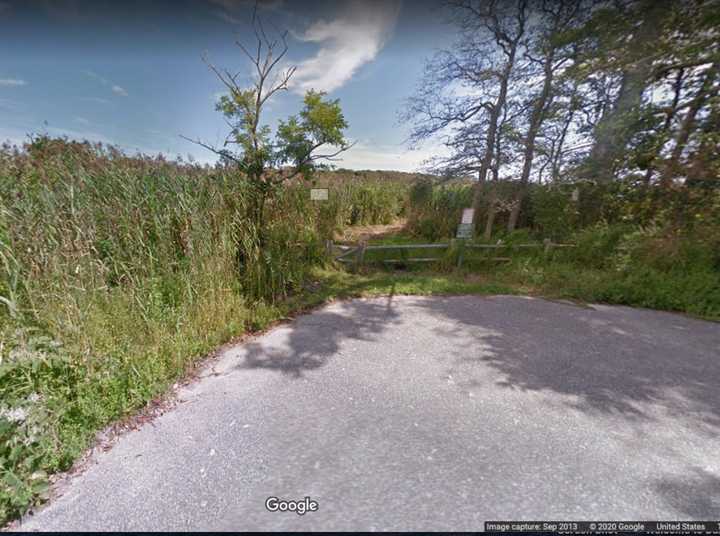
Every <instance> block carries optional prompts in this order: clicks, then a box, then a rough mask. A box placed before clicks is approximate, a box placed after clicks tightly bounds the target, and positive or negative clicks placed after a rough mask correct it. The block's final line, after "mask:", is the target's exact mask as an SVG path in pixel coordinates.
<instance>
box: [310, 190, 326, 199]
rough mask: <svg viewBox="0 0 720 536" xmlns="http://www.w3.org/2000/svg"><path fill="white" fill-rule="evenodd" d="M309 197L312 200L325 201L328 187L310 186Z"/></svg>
mask: <svg viewBox="0 0 720 536" xmlns="http://www.w3.org/2000/svg"><path fill="white" fill-rule="evenodd" d="M310 199H311V200H312V201H327V200H328V189H327V188H310Z"/></svg>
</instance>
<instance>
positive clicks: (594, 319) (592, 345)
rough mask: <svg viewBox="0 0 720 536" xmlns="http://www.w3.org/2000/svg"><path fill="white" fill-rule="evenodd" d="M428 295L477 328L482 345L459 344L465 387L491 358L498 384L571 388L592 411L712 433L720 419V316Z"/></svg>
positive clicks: (466, 328)
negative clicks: (661, 419)
mask: <svg viewBox="0 0 720 536" xmlns="http://www.w3.org/2000/svg"><path fill="white" fill-rule="evenodd" d="M418 304H420V305H421V306H422V307H425V308H427V309H428V310H430V311H431V312H432V314H434V315H436V316H438V317H441V318H445V319H451V320H452V322H453V324H455V325H456V326H457V327H456V328H455V329H456V330H458V331H463V332H465V333H468V332H470V333H472V332H476V333H477V337H476V338H477V346H476V347H475V348H467V349H463V350H462V351H459V352H457V351H456V352H455V356H454V360H453V363H452V366H451V368H450V369H449V370H448V374H453V375H455V377H456V382H457V383H459V384H461V385H463V386H466V387H470V388H471V387H479V386H481V385H483V382H486V381H487V380H486V377H487V369H486V368H485V366H489V367H491V369H493V370H495V371H496V372H499V373H500V375H499V377H498V376H496V380H495V381H494V384H495V385H499V386H502V387H504V388H507V389H520V390H525V391H538V392H541V391H544V392H549V393H556V394H560V395H565V397H566V398H565V402H566V403H567V404H569V405H571V406H572V407H574V408H576V409H579V410H582V411H585V412H599V413H603V414H618V415H621V416H622V417H623V418H625V419H631V420H642V419H652V418H653V415H655V414H657V412H658V411H659V412H663V413H664V414H666V415H670V416H672V417H682V418H685V419H686V420H687V421H688V422H690V423H693V424H694V425H696V426H700V425H702V426H704V427H705V428H706V431H707V432H711V431H712V432H714V433H716V432H717V428H718V427H720V394H718V393H719V392H718V389H717V386H718V385H720V325H718V324H716V323H711V322H703V321H700V320H695V319H692V318H688V317H684V316H681V315H673V314H669V313H662V312H657V311H649V310H634V309H630V308H624V307H606V306H600V307H598V308H597V309H596V310H592V309H587V308H582V307H577V306H573V305H569V304H564V303H554V302H549V301H546V300H539V299H529V298H522V297H511V296H498V297H484V298H481V297H471V296H466V297H456V298H448V299H432V300H424V301H418ZM443 335H444V336H447V335H448V334H447V332H446V330H445V331H444V332H443ZM478 350H480V351H478ZM478 365H483V366H478Z"/></svg>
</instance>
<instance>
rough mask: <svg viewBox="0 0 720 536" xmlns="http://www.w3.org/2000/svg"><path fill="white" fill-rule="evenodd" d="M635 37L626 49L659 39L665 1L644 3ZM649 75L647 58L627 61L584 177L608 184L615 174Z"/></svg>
mask: <svg viewBox="0 0 720 536" xmlns="http://www.w3.org/2000/svg"><path fill="white" fill-rule="evenodd" d="M647 4H648V5H647V9H646V11H645V17H644V18H643V21H642V23H641V24H640V27H639V28H638V31H637V34H636V36H635V38H634V39H633V40H632V42H631V43H629V44H628V47H630V48H631V49H634V50H636V51H637V50H645V51H647V50H648V49H649V47H651V46H652V44H653V43H654V42H655V41H656V40H657V39H658V38H659V37H660V34H661V32H662V24H660V21H661V20H662V19H663V17H664V16H667V4H666V3H665V2H657V1H652V2H648V3H647ZM651 74H652V62H651V61H650V57H649V56H648V57H639V58H638V59H637V60H636V61H630V62H628V64H627V66H626V67H625V69H624V70H623V72H622V82H621V84H620V91H619V93H618V96H617V98H616V100H615V103H614V104H613V106H612V107H609V108H607V109H606V111H605V112H604V113H603V115H602V117H601V118H600V121H599V122H598V124H597V126H596V128H595V144H594V145H593V148H592V150H591V151H590V156H589V158H588V162H587V167H586V172H585V175H586V176H587V178H590V179H594V180H596V181H598V182H610V181H612V180H613V179H614V177H615V174H616V172H617V170H616V166H617V164H618V161H619V159H620V157H621V156H622V153H623V150H624V149H625V146H626V145H627V141H628V139H629V136H630V132H631V129H630V128H628V127H629V126H630V123H632V122H633V114H634V113H635V112H636V111H637V110H638V109H639V108H640V105H641V104H642V96H643V93H644V92H645V88H646V87H647V83H648V80H649V79H650V75H651Z"/></svg>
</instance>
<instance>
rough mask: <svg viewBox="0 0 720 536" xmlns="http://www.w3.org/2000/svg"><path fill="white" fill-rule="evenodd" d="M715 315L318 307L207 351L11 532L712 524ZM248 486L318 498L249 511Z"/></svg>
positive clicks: (719, 496) (402, 305) (492, 300)
mask: <svg viewBox="0 0 720 536" xmlns="http://www.w3.org/2000/svg"><path fill="white" fill-rule="evenodd" d="M719 387H720V324H716V323H710V322H703V321H699V320H694V319H691V318H687V317H684V316H681V315H673V314H669V313H661V312H654V311H647V310H635V309H630V308H625V307H609V306H593V307H591V308H589V307H588V308H586V307H579V306H575V305H570V304H564V303H554V302H549V301H544V300H539V299H530V298H522V297H508V296H497V297H489V298H488V297H471V296H467V297H432V298H421V297H394V298H382V299H373V300H355V301H350V302H341V303H335V304H332V305H330V306H327V307H325V308H323V309H321V310H318V311H317V312H315V313H312V314H309V315H306V316H303V317H301V318H299V319H297V320H296V321H294V322H292V323H291V324H288V325H285V326H281V327H278V328H276V329H274V330H272V331H271V332H269V333H267V334H265V335H263V336H261V337H258V338H257V339H255V340H253V341H250V342H248V343H245V344H242V345H239V346H237V347H233V348H231V349H229V350H227V351H226V352H225V353H224V354H223V355H222V356H221V358H220V359H219V360H218V361H217V362H216V363H215V364H214V366H213V368H212V369H208V370H206V371H204V373H203V378H202V379H201V380H200V381H198V382H196V383H194V384H192V385H190V386H188V387H184V388H181V389H180V390H179V393H178V396H179V397H180V399H181V400H182V403H180V404H179V405H178V406H177V407H176V408H174V409H172V410H171V411H169V412H167V413H165V414H164V415H162V416H160V417H159V418H157V419H156V420H154V421H153V422H151V423H149V424H147V425H145V426H143V427H142V428H141V429H140V430H138V431H135V432H131V433H128V434H127V435H125V436H123V437H122V438H121V439H120V440H119V442H118V443H117V444H116V445H115V446H114V448H112V449H111V450H109V451H108V452H105V453H101V454H99V455H96V456H94V459H93V462H92V463H91V464H90V466H89V467H88V468H87V469H86V470H85V471H84V472H82V473H81V474H80V475H79V476H76V477H74V478H72V479H71V480H70V481H69V482H67V483H66V484H65V486H64V492H63V494H62V495H61V496H60V497H59V498H56V499H55V500H53V501H51V503H50V504H49V505H48V506H47V507H45V508H44V509H42V510H41V511H39V512H37V513H35V514H34V515H32V516H28V517H27V518H26V519H25V520H24V522H23V524H22V525H21V526H20V527H19V528H20V529H22V530H103V529H105V530H109V529H112V530H178V531H182V530H333V531H334V530H373V529H375V530H423V529H425V530H427V529H434V530H478V529H480V530H481V529H482V528H483V522H484V521H486V520H502V519H524V520H531V519H568V520H570V519H572V520H583V519H586V520H587V519H605V520H610V519H622V520H657V519H660V520H679V519H720V455H719V453H720V434H719V432H720V389H719ZM270 496H277V497H280V498H285V499H303V498H304V497H306V496H307V497H310V498H311V499H313V500H315V501H317V503H318V510H317V511H316V512H308V513H306V514H305V515H303V516H299V515H297V514H295V513H292V512H274V513H271V512H269V511H267V510H266V508H265V501H266V499H267V498H268V497H270Z"/></svg>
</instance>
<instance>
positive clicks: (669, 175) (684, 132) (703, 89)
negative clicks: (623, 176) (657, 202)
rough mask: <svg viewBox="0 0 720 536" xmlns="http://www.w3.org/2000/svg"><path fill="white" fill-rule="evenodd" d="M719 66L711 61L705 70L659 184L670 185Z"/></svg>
mask: <svg viewBox="0 0 720 536" xmlns="http://www.w3.org/2000/svg"><path fill="white" fill-rule="evenodd" d="M719 68H720V64H718V63H713V64H712V65H711V66H710V68H709V69H708V70H707V71H706V72H705V76H704V78H703V82H702V85H701V86H700V89H698V92H697V94H696V95H695V97H694V98H693V100H692V101H691V102H690V107H689V108H688V111H687V113H686V114H685V117H684V118H683V121H682V123H681V124H680V130H678V133H677V135H676V136H675V146H674V147H673V150H672V153H671V154H670V159H669V160H668V162H667V165H666V166H665V169H664V171H663V174H662V178H661V180H660V182H661V184H662V185H664V186H668V185H670V183H671V181H672V179H673V176H674V175H675V173H676V172H677V169H678V166H679V163H680V157H681V156H682V152H683V150H684V149H685V146H686V145H687V142H688V139H690V134H691V133H692V130H693V128H694V127H695V118H696V117H697V114H698V112H699V111H700V108H702V106H703V104H705V101H706V100H707V97H708V96H709V93H710V89H711V88H712V85H713V84H714V83H715V79H716V78H717V76H718V69H719Z"/></svg>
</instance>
